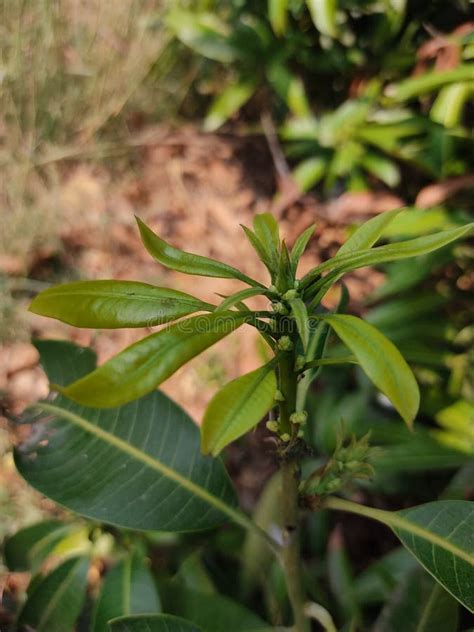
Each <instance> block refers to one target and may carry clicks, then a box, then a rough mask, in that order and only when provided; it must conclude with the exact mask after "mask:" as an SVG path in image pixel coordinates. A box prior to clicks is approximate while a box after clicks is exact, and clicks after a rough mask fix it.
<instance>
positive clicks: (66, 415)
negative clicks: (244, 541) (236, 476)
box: [30, 402, 249, 528]
mask: <svg viewBox="0 0 474 632" xmlns="http://www.w3.org/2000/svg"><path fill="white" fill-rule="evenodd" d="M30 408H32V409H39V410H42V411H44V412H47V413H50V414H53V415H55V416H56V417H59V418H63V419H66V420H67V421H70V422H71V423H73V424H74V425H76V426H79V427H80V428H81V429H82V430H84V431H85V432H87V433H89V434H92V435H94V436H95V437H97V438H98V439H101V440H102V441H104V442H105V443H108V444H109V445H112V446H114V447H115V448H116V449H117V450H120V451H121V452H124V453H125V454H127V455H128V456H129V457H131V458H132V459H135V460H137V461H141V462H142V463H144V464H145V465H147V466H148V467H150V468H151V469H153V470H155V471H157V472H159V473H160V474H162V475H163V476H165V477H166V478H168V479H170V480H172V481H174V482H175V483H177V484H178V485H180V486H181V487H183V488H184V489H186V490H187V491H188V492H190V493H191V494H194V495H195V496H197V497H198V498H201V499H202V500H204V501H205V502H206V503H208V504H209V505H211V506H213V507H215V509H217V510H218V511H220V512H221V513H223V514H225V515H227V516H228V517H229V518H231V519H232V520H234V521H235V522H237V523H238V524H240V525H241V526H244V527H245V528H248V527H249V525H248V519H247V517H246V516H244V514H241V513H240V512H239V511H237V510H235V509H233V508H232V507H229V506H228V505H227V504H226V503H224V502H223V501H222V500H220V499H219V498H217V497H216V496H214V495H213V494H210V493H209V492H208V491H206V490H205V489H204V488H203V487H201V486H199V485H196V483H193V482H192V481H190V480H189V479H188V478H186V477H184V476H182V475H181V474H179V473H178V472H176V471H175V470H173V469H172V468H170V467H168V466H167V465H165V464H164V463H162V462H161V461H158V460H157V459H155V458H153V457H152V456H150V455H149V454H146V453H145V452H142V451H141V450H139V449H138V448H136V447H135V446H133V445H131V444H129V443H127V442H126V441H124V440H123V439H120V438H119V437H117V436H115V435H113V434H111V433H110V432H107V431H106V430H104V429H103V428H100V427H99V426H97V425H95V424H93V423H91V422H90V421H88V420H87V419H84V418H83V417H81V416H80V415H77V414H76V413H73V412H71V411H69V410H65V409H63V408H60V407H59V406H55V405H54V404H48V403H45V402H40V403H38V404H34V405H33V406H31V407H30Z"/></svg>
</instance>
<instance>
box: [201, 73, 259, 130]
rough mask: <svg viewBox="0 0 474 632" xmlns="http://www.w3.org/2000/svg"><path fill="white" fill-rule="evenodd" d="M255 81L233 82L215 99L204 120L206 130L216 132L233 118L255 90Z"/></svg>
mask: <svg viewBox="0 0 474 632" xmlns="http://www.w3.org/2000/svg"><path fill="white" fill-rule="evenodd" d="M255 87H256V86H255V83H254V82H253V81H248V82H245V83H244V82H242V83H236V84H231V85H229V86H226V87H225V88H224V90H223V91H222V92H221V93H220V94H219V95H218V96H217V97H216V98H215V99H214V101H213V102H212V105H211V107H210V108H209V111H208V112H207V114H206V118H205V120H204V130H205V131H206V132H214V131H215V130H216V129H218V128H219V127H220V126H221V125H223V124H224V123H225V122H226V121H227V120H229V119H230V118H231V116H233V115H234V114H235V113H236V112H237V111H238V110H239V109H240V108H241V107H242V106H243V105H244V104H245V103H246V102H247V101H248V100H249V99H250V97H251V96H252V94H253V93H254V92H255Z"/></svg>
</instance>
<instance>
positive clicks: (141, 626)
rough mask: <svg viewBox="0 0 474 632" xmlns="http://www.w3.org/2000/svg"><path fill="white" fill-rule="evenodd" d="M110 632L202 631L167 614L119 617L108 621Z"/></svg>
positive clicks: (192, 624) (183, 620) (202, 631)
mask: <svg viewBox="0 0 474 632" xmlns="http://www.w3.org/2000/svg"><path fill="white" fill-rule="evenodd" d="M108 629H109V630H110V632H204V630H201V628H198V627H197V626H196V625H194V623H190V622H189V621H186V620H185V619H181V618H180V617H173V616H172V615H169V614H160V615H156V616H153V615H149V614H146V615H138V616H134V617H120V618H118V619H114V620H113V621H111V622H110V624H109V628H108Z"/></svg>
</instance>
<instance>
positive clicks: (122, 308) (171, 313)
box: [30, 281, 213, 329]
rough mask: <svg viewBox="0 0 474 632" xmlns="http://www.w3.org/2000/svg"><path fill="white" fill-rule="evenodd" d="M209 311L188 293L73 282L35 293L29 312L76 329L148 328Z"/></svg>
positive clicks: (134, 285)
mask: <svg viewBox="0 0 474 632" xmlns="http://www.w3.org/2000/svg"><path fill="white" fill-rule="evenodd" d="M209 309H211V310H212V309H213V307H212V305H209V304H208V303H204V302H203V301H200V300H199V299H197V298H194V297H193V296H190V295H189V294H185V293H184V292H179V291H178V290H171V289H168V288H161V287H155V286H153V285H149V284H148V283H139V282H137V281H77V282H76V283H67V284H65V285H56V286H55V287H52V288H49V289H47V290H44V291H43V292H41V294H38V296H36V298H35V299H34V300H33V302H32V303H31V305H30V311H31V312H33V313H35V314H40V315H41V316H49V317H50V318H57V319H58V320H61V321H63V322H65V323H68V324H70V325H74V326H76V327H90V328H94V329H116V328H120V327H152V326H154V325H161V324H163V323H167V322H169V321H172V320H176V319H177V318H180V317H181V316H186V315H188V314H192V313H193V312H197V311H202V310H209Z"/></svg>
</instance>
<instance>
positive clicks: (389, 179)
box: [360, 151, 400, 188]
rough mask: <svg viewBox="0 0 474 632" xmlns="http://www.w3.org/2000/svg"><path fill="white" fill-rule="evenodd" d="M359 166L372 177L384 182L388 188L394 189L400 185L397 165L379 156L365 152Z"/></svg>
mask: <svg viewBox="0 0 474 632" xmlns="http://www.w3.org/2000/svg"><path fill="white" fill-rule="evenodd" d="M360 163H361V165H362V166H363V167H364V169H366V170H367V171H368V172H369V173H371V174H372V175H373V176H375V177H376V178H378V179H379V180H381V181H382V182H384V183H385V184H386V185H387V186H388V187H392V188H393V187H396V186H397V185H398V184H400V169H399V168H398V167H397V165H396V164H395V163H394V162H393V160H390V159H389V158H385V156H382V155H380V154H376V153H372V152H370V151H366V152H365V154H364V155H363V157H362V159H361V161H360Z"/></svg>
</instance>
